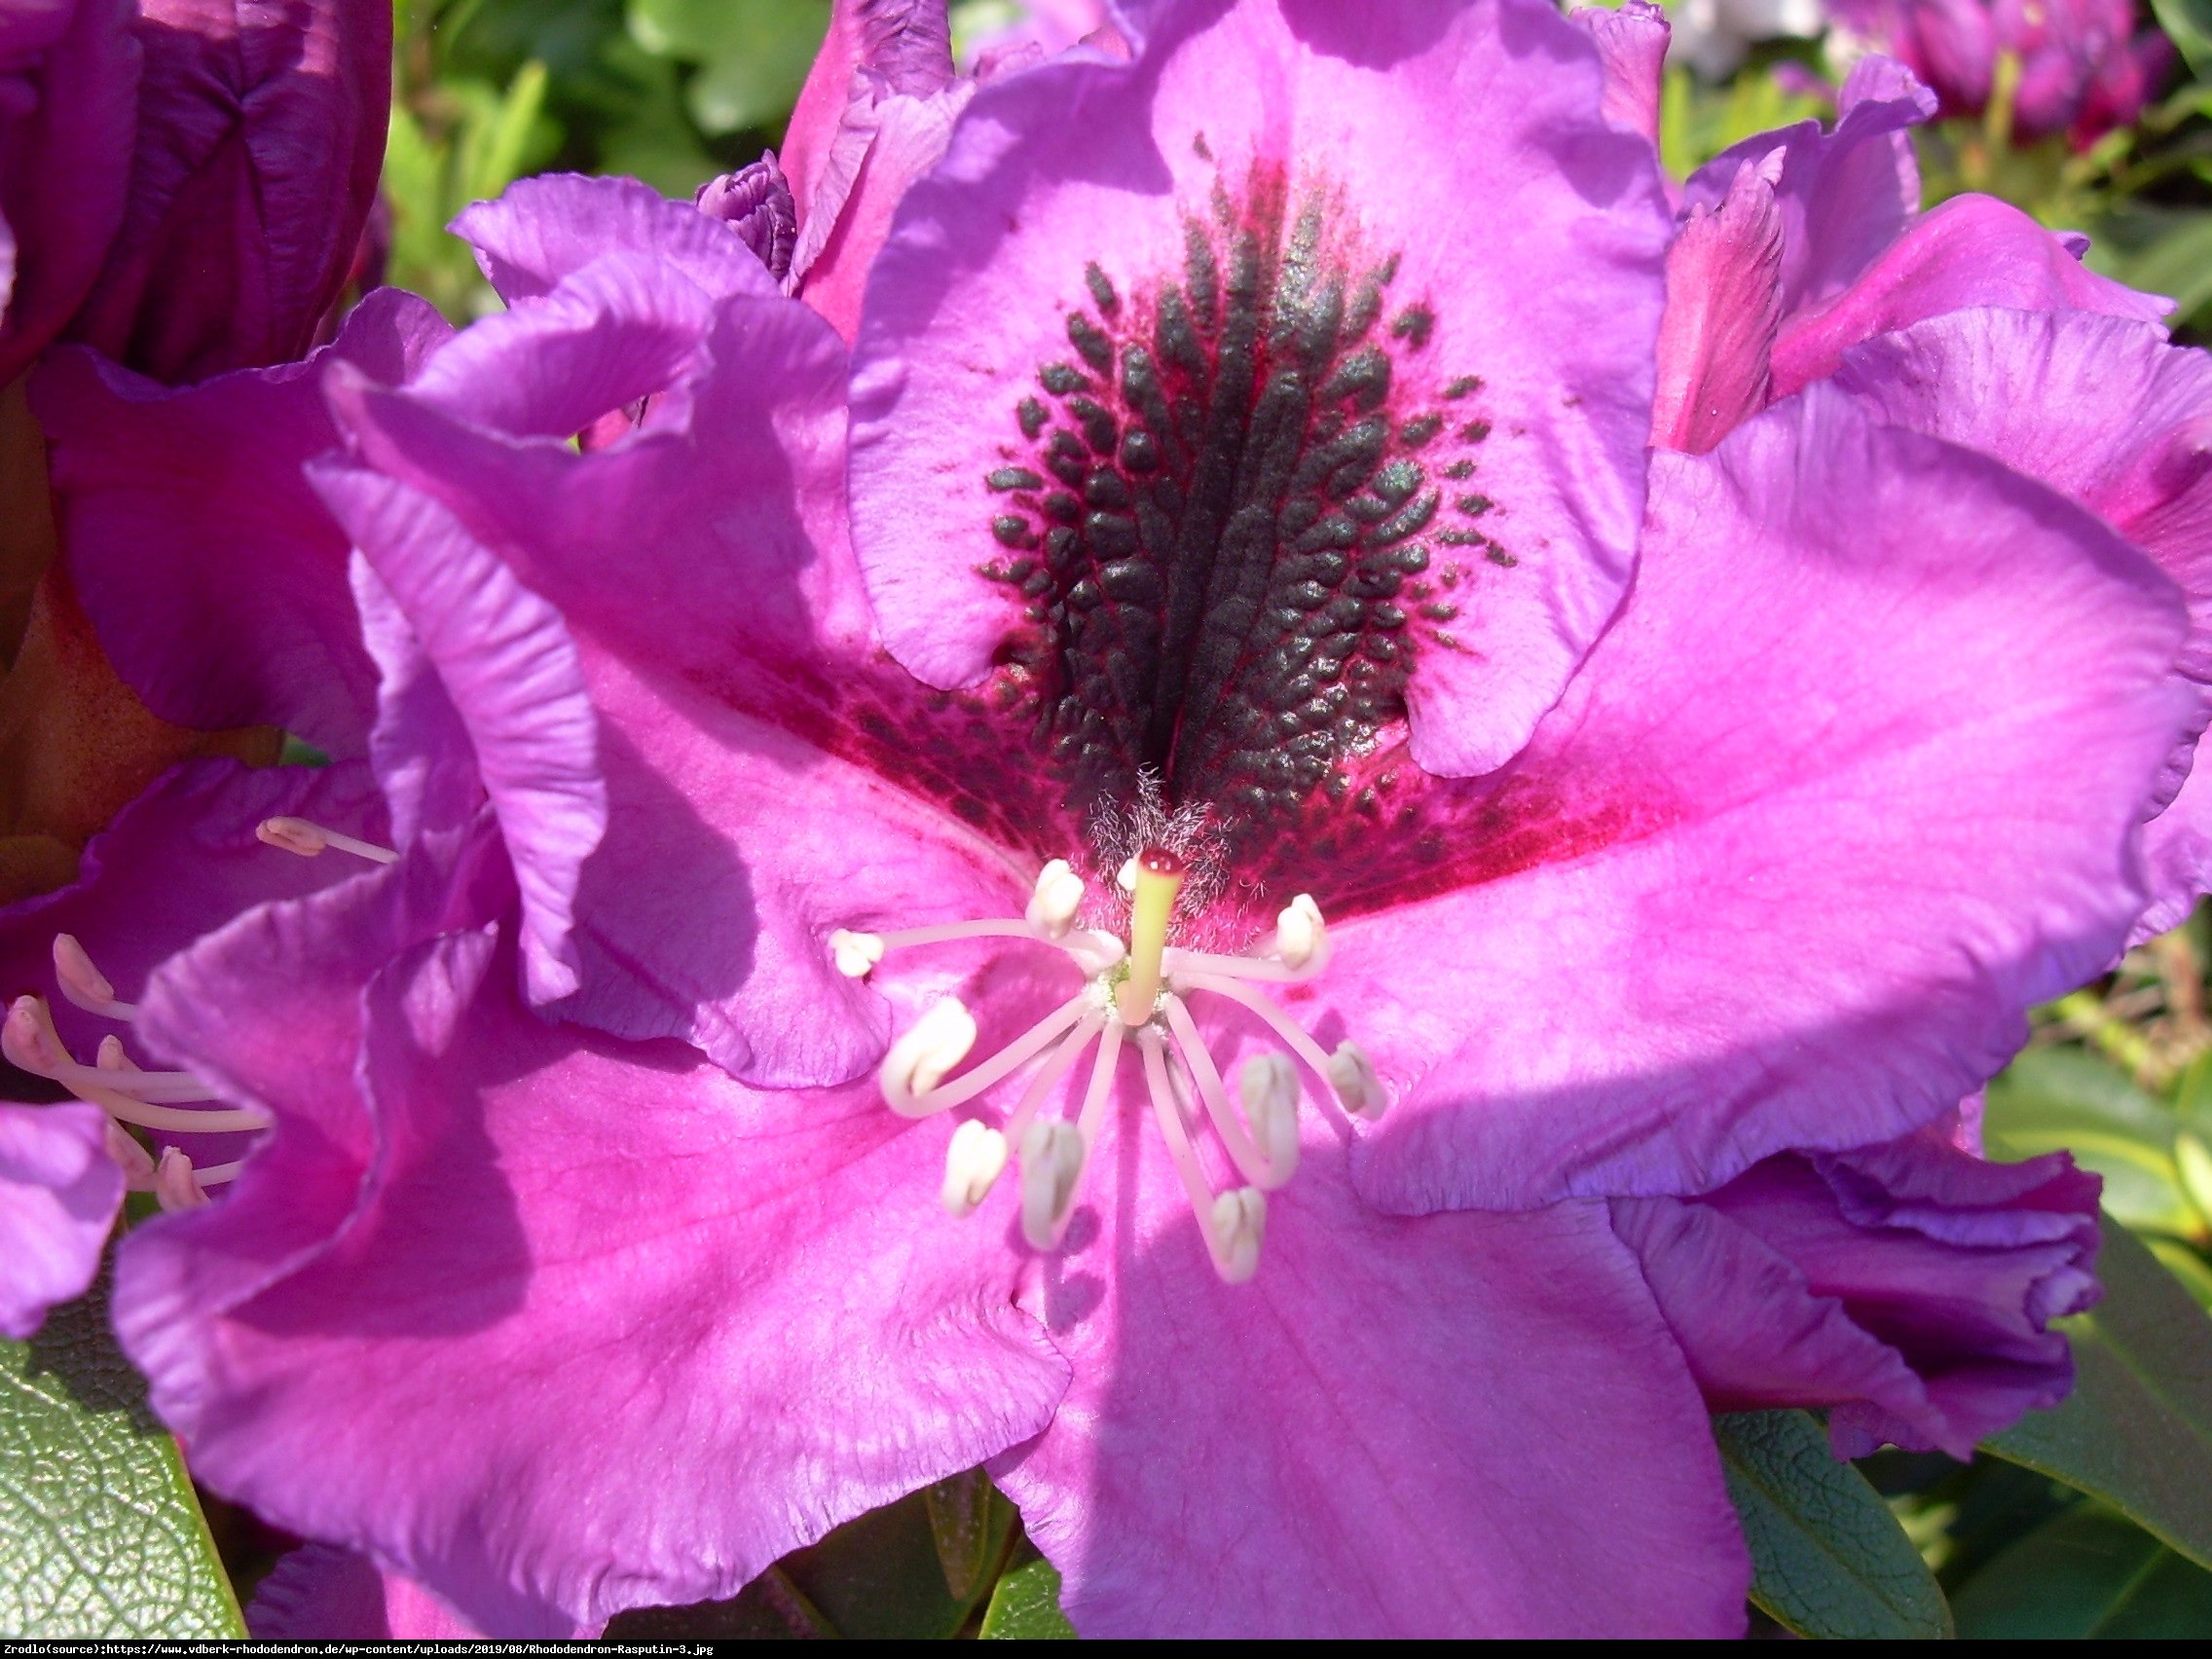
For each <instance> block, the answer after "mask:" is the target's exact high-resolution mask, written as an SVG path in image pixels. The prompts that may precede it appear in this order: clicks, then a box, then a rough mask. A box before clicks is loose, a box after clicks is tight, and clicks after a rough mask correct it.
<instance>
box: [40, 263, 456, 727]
mask: <svg viewBox="0 0 2212 1659" xmlns="http://www.w3.org/2000/svg"><path fill="white" fill-rule="evenodd" d="M451 332H452V331H451V330H450V329H449V328H448V327H447V326H446V325H445V323H444V322H443V321H442V320H441V319H440V318H439V317H438V315H437V313H435V312H433V311H432V310H431V309H430V308H429V307H428V306H427V305H425V304H424V302H422V301H421V300H418V299H416V298H415V297H414V296H413V295H412V294H405V293H401V292H400V291H398V290H397V289H385V290H382V291H380V292H379V293H377V294H374V295H372V296H371V297H370V298H369V299H368V300H366V301H365V302H363V303H362V305H360V306H359V307H358V308H356V309H355V310H354V312H353V313H351V315H350V316H349V317H348V319H347V322H346V326H345V328H344V330H343V331H342V332H341V333H340V334H339V336H338V339H337V340H336V341H335V342H334V343H333V344H332V345H330V346H329V347H328V348H326V349H324V350H320V351H317V352H315V353H314V354H313V356H311V357H310V358H308V360H307V361H306V362H304V363H292V364H286V365H284V366H283V367H281V368H276V369H241V370H239V371H237V372H235V373H232V374H226V375H220V376H217V377H216V378H214V379H212V380H209V381H204V382H203V383H201V384H200V385H198V386H194V387H187V388H185V389H182V390H177V391H170V390H167V389H166V388H164V387H161V386H159V385H157V384H156V383H154V382H152V381H148V380H144V379H142V378H140V377H139V376H137V375H134V374H132V373H130V372H129V370H128V369H124V368H120V367H118V366H117V365H115V364H114V363H111V362H108V361H107V360H106V359H104V358H102V357H99V356H97V355H95V354H93V353H92V352H91V351H88V350H61V351H56V352H54V353H52V354H50V356H49V358H48V360H47V362H46V364H45V365H44V366H43V367H42V368H41V370H40V372H39V374H38V376H37V377H36V380H35V383H34V387H33V393H32V402H33V406H34V408H35V409H36V411H37V413H38V417H39V420H40V423H41V424H43V425H44V427H45V429H46V433H47V438H48V441H49V443H50V445H51V446H52V449H51V453H52V458H53V482H54V492H55V501H56V505H57V507H58V510H59V514H60V524H61V530H62V535H63V538H64V542H65V545H66V547H67V550H68V552H67V557H68V565H69V573H70V576H71V578H72V580H73V581H74V583H75V586H76V590H77V595H78V599H79V601H80V602H81V603H82V604H83V606H84V608H85V612H86V614H87V615H88V616H89V617H91V619H92V625H93V627H94V628H96V629H97V630H98V632H99V637H100V643H101V645H104V646H105V647H106V649H107V652H108V655H109V656H110V658H111V659H113V661H114V663H115V665H116V670H117V672H118V673H120V674H121V675H122V677H123V679H124V680H125V682H128V683H129V686H130V687H131V689H132V690H134V691H136V692H137V693H138V694H139V696H141V697H143V698H144V699H145V700H146V705H147V707H149V708H150V709H152V710H153V711H154V713H155V714H157V715H159V716H161V717H162V718H163V719H167V720H173V721H175V722H177V723H178V724H181V725H188V726H199V727H209V728H211V727H221V726H242V725H261V724H267V725H275V726H280V727H282V728H283V729H285V730H287V731H290V732H293V733H296V734H297V735H299V736H301V737H304V738H306V739H307V740H308V741H309V742H311V743H313V744H314V745H315V746H316V747H317V748H319V749H321V750H323V751H324V752H325V753H326V754H329V755H331V756H335V757H347V756H358V755H360V754H362V753H363V752H364V750H365V746H366V743H367V736H368V724H369V719H370V718H371V711H372V710H373V708H374V705H375V696H376V675H375V671H374V669H373V668H372V667H371V666H370V664H369V660H368V657H367V655H366V654H365V653H364V652H363V651H362V649H361V645H360V638H359V635H360V623H359V620H358V619H357V618H356V617H355V615H354V614H353V602H352V597H351V595H350V593H349V592H348V591H347V586H346V553H347V548H346V536H345V533H344V532H343V531H341V530H340V529H339V528H338V525H337V524H336V522H335V521H334V520H332V518H331V517H330V514H329V512H328V511H327V510H326V509H325V508H324V507H323V504H322V502H321V501H320V500H319V499H318V498H316V496H315V494H314V492H313V490H312V489H310V488H309V486H308V483H307V480H306V479H305V478H304V477H303V476H302V475H301V471H300V468H301V464H302V463H303V462H305V461H309V460H311V459H312V458H313V457H314V456H316V455H319V454H321V453H323V452H324V451H327V450H330V449H333V448H335V447H337V444H338V431H337V428H336V427H335V426H334V425H333V424H331V421H330V417H329V416H328V414H327V413H326V412H325V411H324V408H323V401H322V389H321V386H322V381H323V379H324V377H325V376H326V375H327V374H328V373H329V371H330V370H331V369H333V368H334V367H336V366H337V365H338V364H341V363H344V364H347V365H349V366H350V367H351V368H352V369H354V370H355V371H356V372H358V373H361V374H364V375H367V376H369V377H370V378H372V379H374V380H377V381H383V382H388V383H397V382H399V381H403V380H405V379H407V378H408V377H409V376H410V375H411V374H412V373H413V372H414V371H415V369H416V368H417V367H419V366H420V364H421V363H422V361H423V359H424V356H425V355H427V354H428V352H429V351H430V350H431V349H432V348H433V347H434V346H435V345H436V344H437V343H438V342H439V341H440V340H442V339H444V338H445V337H446V336H447V335H449V334H450V333H451Z"/></svg>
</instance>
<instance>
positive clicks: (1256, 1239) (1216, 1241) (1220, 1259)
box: [1206, 1187, 1268, 1284]
mask: <svg viewBox="0 0 2212 1659" xmlns="http://www.w3.org/2000/svg"><path fill="white" fill-rule="evenodd" d="M1206 1222H1207V1226H1206V1231H1207V1232H1208V1233H1209V1234H1210V1235H1212V1236H1211V1237H1210V1238H1209V1239H1208V1242H1209V1243H1210V1244H1211V1245H1212V1246H1213V1265H1214V1271H1215V1272H1219V1273H1220V1274H1221V1276H1222V1278H1223V1279H1224V1280H1226V1281H1227V1282H1228V1283H1230V1284H1242V1283H1244V1281H1245V1280H1247V1279H1249V1278H1250V1277H1251V1276H1252V1275H1253V1273H1255V1272H1258V1271H1259V1267H1260V1246H1261V1244H1262V1243H1263V1242H1265V1241H1266V1239H1267V1236H1268V1195H1267V1194H1265V1193H1263V1192H1261V1191H1260V1190H1259V1189H1258V1188H1257V1187H1238V1188H1236V1189H1235V1190H1234V1191H1232V1192H1227V1193H1224V1194H1222V1195H1221V1196H1220V1197H1219V1198H1215V1199H1214V1201H1213V1213H1212V1214H1211V1215H1209V1216H1208V1217H1207V1218H1206Z"/></svg>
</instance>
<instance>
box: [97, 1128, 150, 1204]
mask: <svg viewBox="0 0 2212 1659" xmlns="http://www.w3.org/2000/svg"><path fill="white" fill-rule="evenodd" d="M107 1155H108V1157H110V1158H112V1159H114V1160H115V1161H116V1164H117V1166H118V1167H119V1168H121V1169H122V1171H123V1184H124V1185H125V1186H126V1187H128V1188H129V1190H130V1191H131V1192H133V1193H150V1192H152V1191H153V1190H154V1155H153V1154H152V1153H150V1152H148V1151H147V1150H146V1149H145V1148H144V1147H142V1146H140V1145H139V1144H138V1142H137V1139H136V1137H134V1136H133V1135H132V1134H131V1133H130V1131H129V1129H127V1128H125V1127H124V1126H123V1125H122V1124H119V1123H117V1122H116V1121H115V1120H114V1119H113V1118H110V1119H109V1120H108V1121H107Z"/></svg>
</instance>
